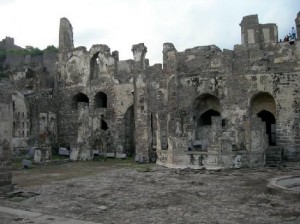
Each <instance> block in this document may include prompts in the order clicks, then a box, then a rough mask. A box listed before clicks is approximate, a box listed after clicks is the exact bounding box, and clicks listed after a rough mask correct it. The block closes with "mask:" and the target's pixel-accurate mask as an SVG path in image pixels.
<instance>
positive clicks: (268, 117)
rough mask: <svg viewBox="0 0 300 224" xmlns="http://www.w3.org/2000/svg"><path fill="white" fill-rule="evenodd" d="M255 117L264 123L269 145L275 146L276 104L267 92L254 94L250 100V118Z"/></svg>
mask: <svg viewBox="0 0 300 224" xmlns="http://www.w3.org/2000/svg"><path fill="white" fill-rule="evenodd" d="M252 116H257V117H259V118H261V120H262V121H263V122H265V125H266V126H265V127H266V134H267V136H268V139H269V145H276V102H275V99H274V97H273V96H272V95H271V94H270V93H267V92H260V93H257V94H255V95H254V96H253V97H252V98H251V100H250V117H252Z"/></svg>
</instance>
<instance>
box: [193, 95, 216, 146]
mask: <svg viewBox="0 0 300 224" xmlns="http://www.w3.org/2000/svg"><path fill="white" fill-rule="evenodd" d="M192 108H193V113H192V116H193V117H192V121H193V127H194V128H193V145H192V146H191V149H196V150H197V149H201V150H206V149H207V147H208V145H210V144H211V142H213V141H214V136H215V134H214V132H215V131H216V130H217V129H218V130H221V129H222V126H221V121H219V122H218V120H220V119H221V118H215V117H220V116H221V112H222V109H221V103H220V100H219V99H218V98H217V97H216V96H214V95H211V94H207V93H206V94H202V95H200V96H198V97H197V98H196V99H194V101H193V106H192ZM213 118H214V119H213ZM219 126H220V127H219Z"/></svg>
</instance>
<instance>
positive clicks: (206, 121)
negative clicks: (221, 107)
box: [198, 109, 221, 127]
mask: <svg viewBox="0 0 300 224" xmlns="http://www.w3.org/2000/svg"><path fill="white" fill-rule="evenodd" d="M217 116H221V114H220V113H219V112H218V111H216V110H213V109H210V110H208V111H206V112H204V113H203V114H202V115H201V116H200V118H199V120H198V126H199V127H201V126H206V125H211V117H217Z"/></svg>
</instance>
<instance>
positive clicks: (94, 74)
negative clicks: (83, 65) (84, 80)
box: [90, 52, 100, 79]
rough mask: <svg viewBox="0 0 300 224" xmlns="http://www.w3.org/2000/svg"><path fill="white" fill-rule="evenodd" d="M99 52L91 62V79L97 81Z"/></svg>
mask: <svg viewBox="0 0 300 224" xmlns="http://www.w3.org/2000/svg"><path fill="white" fill-rule="evenodd" d="M98 55H99V52H97V53H95V54H94V55H93V57H92V58H91V61H90V79H96V78H97V77H98V73H99V70H100V69H99V58H98Z"/></svg>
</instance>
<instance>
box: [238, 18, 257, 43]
mask: <svg viewBox="0 0 300 224" xmlns="http://www.w3.org/2000/svg"><path fill="white" fill-rule="evenodd" d="M240 26H241V39H242V44H258V43H259V37H260V32H259V23H258V16H257V15H249V16H244V17H243V20H242V22H241V23H240Z"/></svg>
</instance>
